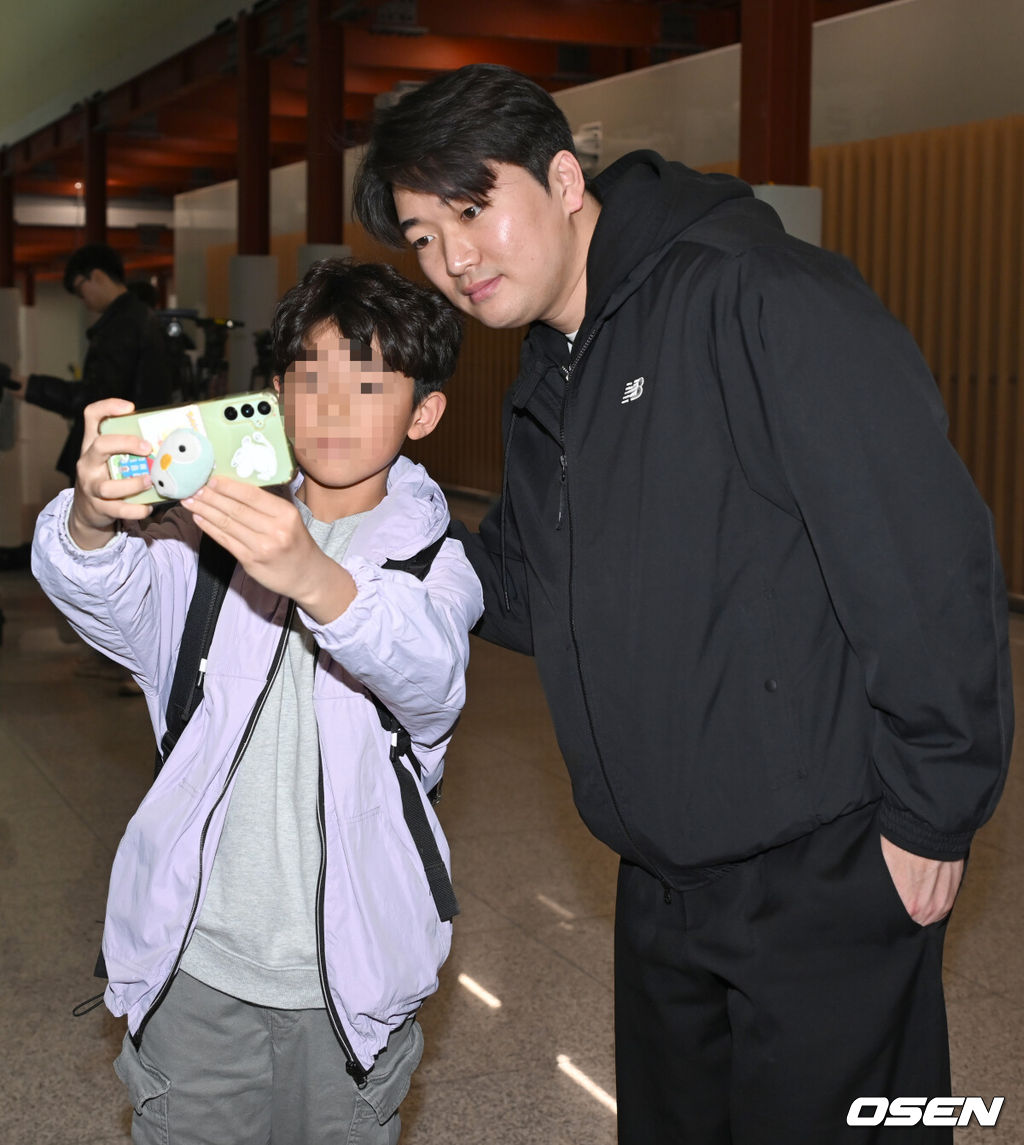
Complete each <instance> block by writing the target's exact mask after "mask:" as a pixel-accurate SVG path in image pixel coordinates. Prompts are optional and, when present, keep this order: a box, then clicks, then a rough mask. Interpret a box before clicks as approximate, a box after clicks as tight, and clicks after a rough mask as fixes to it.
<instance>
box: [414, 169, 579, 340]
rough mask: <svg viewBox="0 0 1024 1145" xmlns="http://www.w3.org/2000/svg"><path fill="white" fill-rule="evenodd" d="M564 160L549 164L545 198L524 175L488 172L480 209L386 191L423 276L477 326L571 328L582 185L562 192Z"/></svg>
mask: <svg viewBox="0 0 1024 1145" xmlns="http://www.w3.org/2000/svg"><path fill="white" fill-rule="evenodd" d="M567 155H568V152H559V154H558V155H556V156H555V158H554V159H553V160H552V163H551V169H550V172H549V176H550V178H549V187H548V189H547V190H545V188H544V187H542V186H541V185H540V183H538V182H537V180H536V179H535V178H534V177H533V175H531V174H530V172H529V171H527V170H526V168H525V167H516V166H513V165H512V164H509V163H494V164H492V165H491V169H492V170H493V172H494V174H495V181H494V187H493V188H492V190H491V192H490V195H489V197H488V201H487V203H486V204H485V205H484V206H482V207H478V206H476V205H475V204H473V203H469V202H466V201H464V200H463V201H460V200H451V201H449V202H445V201H444V200H442V199H440V198H438V196H437V195H434V194H429V193H427V192H422V191H411V190H409V189H408V188H406V187H397V186H396V187H395V188H394V198H395V209H396V211H397V213H398V222H399V225H400V226H401V228H402V231H403V233H404V234H405V236H406V238H407V239H408V240H409V243H410V244H411V245H412V248H413V250H415V251H416V254H417V257H418V258H419V263H420V266H421V268H422V269H423V272H424V274H426V276H427V278H429V279H430V281H431V282H432V283H433V284H434V286H436V287H437V288H438V290H440V291H441V293H442V294H443V295H445V297H446V298H448V300H449V301H450V302H451V303H453V304H454V305H455V306H456V307H457V308H458V309H459V310H462V311H464V312H465V313H466V314H471V315H472V316H473V317H474V318H477V319H479V321H481V322H483V324H484V325H485V326H493V327H502V328H508V327H513V326H525V325H526V324H527V323H529V322H533V321H536V320H538V319H539V320H540V321H542V322H547V323H548V324H549V325H551V326H554V327H555V328H556V329H558V330H564V331H565V332H566V333H569V332H571V331H574V330H576V329H577V328H578V327H579V323H580V320H582V317H583V314H582V305H580V304H579V291H580V288H581V285H582V289H583V291H584V292H585V288H586V287H585V267H586V251H585V250H584V251H583V257H582V259H581V257H580V251H579V249H578V240H577V236H576V235H575V234H574V231H573V227H572V225H571V224H572V216H573V214H574V213H575V211H577V210H578V209H579V202H578V201H577V200H578V199H580V197H581V196H582V184H580V186H579V188H576V187H574V186H573V187H567V186H566V181H565V179H564V177H563V174H564V173H563V171H562V170H561V169H560V167H559V163H560V158H561V157H563V156H567ZM581 279H582V283H581ZM577 310H578V311H579V318H578V319H577V317H576V311H577Z"/></svg>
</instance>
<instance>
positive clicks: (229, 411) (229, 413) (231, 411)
mask: <svg viewBox="0 0 1024 1145" xmlns="http://www.w3.org/2000/svg"><path fill="white" fill-rule="evenodd" d="M224 416H225V417H226V418H227V419H228V421H235V419H236V418H237V417H238V410H236V409H235V407H234V406H225V407H224Z"/></svg>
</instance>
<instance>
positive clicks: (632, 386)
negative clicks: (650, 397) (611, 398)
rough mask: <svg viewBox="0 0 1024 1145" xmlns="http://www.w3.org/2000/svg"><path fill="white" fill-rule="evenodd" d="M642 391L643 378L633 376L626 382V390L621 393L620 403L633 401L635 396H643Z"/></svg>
mask: <svg viewBox="0 0 1024 1145" xmlns="http://www.w3.org/2000/svg"><path fill="white" fill-rule="evenodd" d="M643 393H644V380H643V378H642V377H641V378H634V379H633V380H632V381H631V382H627V384H626V392H625V393H624V394H623V395H622V402H621V404H622V405H625V404H626V403H627V402H635V401H636V399H637V398H640V397H643Z"/></svg>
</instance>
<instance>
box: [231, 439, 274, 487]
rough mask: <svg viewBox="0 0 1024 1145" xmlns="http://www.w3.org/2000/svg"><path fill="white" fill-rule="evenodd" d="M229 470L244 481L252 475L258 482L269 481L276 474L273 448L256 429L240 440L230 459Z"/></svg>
mask: <svg viewBox="0 0 1024 1145" xmlns="http://www.w3.org/2000/svg"><path fill="white" fill-rule="evenodd" d="M231 468H232V469H233V470H234V471H235V473H236V474H237V475H238V476H239V477H240V478H241V479H242V480H243V481H244V480H245V479H246V478H247V477H251V476H252V475H253V474H254V473H255V474H256V476H257V477H258V478H259V480H260V481H269V480H270V479H271V478H272V477H273V476H274V474H275V473H276V472H277V458H276V457H275V456H274V447H273V446H272V445H271V444H270V442H269V441H267V439H266V437H265V436H264V435H263V434H262V433H261V432H260V431H259V430H258V429H257V430H254V431H253V433H252V434H251V435H250V434H246V435H245V437H243V438H242V444H241V445H240V446H239V447H238V448H237V449H236V450H235V453H234V456H233V457H232V458H231Z"/></svg>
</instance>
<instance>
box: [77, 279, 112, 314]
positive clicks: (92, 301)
mask: <svg viewBox="0 0 1024 1145" xmlns="http://www.w3.org/2000/svg"><path fill="white" fill-rule="evenodd" d="M109 282H110V279H109V278H107V276H106V275H105V274H103V272H102V271H99V270H93V271H90V272H89V274H87V275H85V274H80V275H78V277H77V278H76V279H75V280H74V282H72V284H71V289H72V290H73V291H74V292H75V294H77V295H78V297H79V298H80V299H81V300H82V302H83V303H84V304H85V308H86V310H91V311H92V312H93V314H102V313H103V311H104V310H105V309H106V308H107V303H108V302H109V301H110V299H109V297H108V295H109V289H108V284H109Z"/></svg>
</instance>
